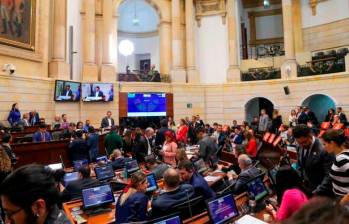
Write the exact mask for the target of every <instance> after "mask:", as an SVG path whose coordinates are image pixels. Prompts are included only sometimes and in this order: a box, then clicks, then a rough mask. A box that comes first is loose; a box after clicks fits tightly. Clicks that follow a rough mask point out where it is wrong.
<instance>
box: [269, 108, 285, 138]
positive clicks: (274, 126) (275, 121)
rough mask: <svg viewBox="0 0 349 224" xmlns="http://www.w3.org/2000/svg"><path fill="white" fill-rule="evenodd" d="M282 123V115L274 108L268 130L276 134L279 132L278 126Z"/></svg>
mask: <svg viewBox="0 0 349 224" xmlns="http://www.w3.org/2000/svg"><path fill="white" fill-rule="evenodd" d="M281 125H282V117H281V115H280V114H279V111H278V110H276V109H274V111H273V118H272V120H271V130H270V132H272V133H275V134H277V133H278V132H279V128H280V126H281Z"/></svg>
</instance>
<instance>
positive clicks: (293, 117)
mask: <svg viewBox="0 0 349 224" xmlns="http://www.w3.org/2000/svg"><path fill="white" fill-rule="evenodd" d="M288 122H289V126H290V127H296V126H297V113H296V110H291V114H290V116H288Z"/></svg>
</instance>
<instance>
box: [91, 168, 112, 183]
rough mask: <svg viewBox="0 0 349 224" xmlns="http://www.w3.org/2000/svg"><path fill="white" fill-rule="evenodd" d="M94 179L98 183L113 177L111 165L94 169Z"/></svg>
mask: <svg viewBox="0 0 349 224" xmlns="http://www.w3.org/2000/svg"><path fill="white" fill-rule="evenodd" d="M95 173H96V178H97V179H98V180H99V181H108V180H111V179H113V178H114V177H115V172H114V169H113V167H112V165H106V166H97V167H95Z"/></svg>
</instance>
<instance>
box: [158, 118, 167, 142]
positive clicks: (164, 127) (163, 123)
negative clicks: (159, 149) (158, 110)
mask: <svg viewBox="0 0 349 224" xmlns="http://www.w3.org/2000/svg"><path fill="white" fill-rule="evenodd" d="M160 126H161V128H160V129H159V130H158V131H157V133H156V136H155V146H160V145H163V144H164V142H165V133H166V132H167V131H168V130H169V129H168V124H167V120H166V119H163V120H161V121H160Z"/></svg>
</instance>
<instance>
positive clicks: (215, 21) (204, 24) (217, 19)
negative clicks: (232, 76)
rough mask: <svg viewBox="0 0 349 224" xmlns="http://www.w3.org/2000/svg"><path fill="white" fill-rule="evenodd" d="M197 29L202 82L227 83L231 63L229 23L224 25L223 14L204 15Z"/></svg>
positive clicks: (198, 64) (197, 50)
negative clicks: (229, 58)
mask: <svg viewBox="0 0 349 224" xmlns="http://www.w3.org/2000/svg"><path fill="white" fill-rule="evenodd" d="M195 31H196V40H195V43H196V48H195V49H196V61H197V66H198V70H199V72H200V80H201V83H225V82H226V74H227V69H228V65H229V64H228V30H227V25H223V23H222V17H221V16H209V17H203V18H202V19H201V26H200V27H198V26H196V25H195Z"/></svg>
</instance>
